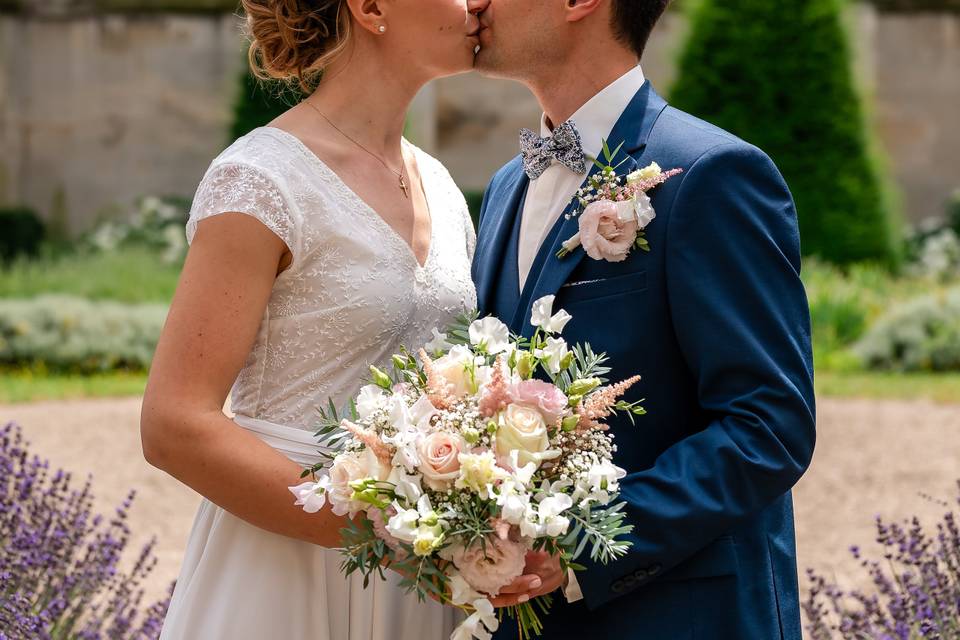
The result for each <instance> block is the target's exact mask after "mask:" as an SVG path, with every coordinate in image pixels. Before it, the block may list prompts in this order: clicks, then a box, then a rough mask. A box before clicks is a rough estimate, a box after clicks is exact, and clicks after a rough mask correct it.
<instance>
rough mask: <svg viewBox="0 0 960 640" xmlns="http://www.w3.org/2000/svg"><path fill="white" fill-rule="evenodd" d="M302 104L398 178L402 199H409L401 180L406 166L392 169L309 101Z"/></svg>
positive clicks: (405, 185) (404, 181)
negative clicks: (305, 104)
mask: <svg viewBox="0 0 960 640" xmlns="http://www.w3.org/2000/svg"><path fill="white" fill-rule="evenodd" d="M304 102H306V103H307V105H308V106H309V107H311V108H312V109H313V110H314V111H316V112H317V113H318V114H320V117H321V118H323V119H324V120H326V121H327V124H329V125H330V126H331V127H333V128H334V129H336V130H337V132H338V133H339V134H340V135H342V136H343V137H344V138H346V139H347V140H349V141H350V142H352V143H353V144H355V145H357V146H358V147H360V148H361V149H362V150H364V151H366V152H367V153H368V154H369V155H371V156H372V157H373V158H375V159H376V160H377V161H378V162H379V163H380V164H382V165H383V166H384V167H385V168H386V169H387V170H389V171H390V172H391V173H394V174H396V176H397V178H398V179H399V181H400V184H399V187H400V190H401V191H403V197H404V198H409V197H410V195H409V194H408V193H407V182H406V180H404V179H403V169H404V167H405V166H406V165H404V164H401V165H400V171H397V170H396V169H394V168H392V167H391V166H390V165H388V164H387V163H386V162H385V161H384V160H383V158H381V157H380V156H378V155H377V154H375V153H374V152H372V151H370V150H369V149H367V148H366V147H365V146H363V145H362V144H360V143H359V142H357V141H356V140H354V139H353V138H351V137H350V136H348V135H347V134H346V133H344V132H343V130H342V129H340V127H338V126H337V125H335V124H333V121H331V120H330V118H328V117H327V116H325V115H323V112H322V111H320V109H318V108H317V107H316V105H314V104H313V103H312V102H310V101H309V100H304ZM400 155H401V160H402V157H403V153H402V152H401V154H400Z"/></svg>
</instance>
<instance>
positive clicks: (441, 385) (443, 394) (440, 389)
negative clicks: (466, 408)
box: [419, 349, 457, 411]
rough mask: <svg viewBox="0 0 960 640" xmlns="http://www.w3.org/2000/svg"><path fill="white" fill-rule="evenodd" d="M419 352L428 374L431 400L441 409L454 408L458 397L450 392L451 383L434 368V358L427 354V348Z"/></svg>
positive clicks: (428, 393) (427, 389)
mask: <svg viewBox="0 0 960 640" xmlns="http://www.w3.org/2000/svg"><path fill="white" fill-rule="evenodd" d="M419 354H420V361H421V362H422V363H423V372H424V373H425V374H426V376H427V385H426V392H427V397H428V398H429V399H430V402H431V403H432V404H433V406H435V407H436V408H437V409H439V410H440V411H446V410H448V409H451V408H453V406H454V405H455V404H456V403H457V398H456V396H454V395H453V393H451V392H450V384H449V383H448V382H447V381H446V380H445V379H444V377H443V376H442V375H440V374H439V373H437V372H436V371H435V370H434V368H433V360H432V359H431V358H430V356H429V355H427V351H426V349H420V352H419Z"/></svg>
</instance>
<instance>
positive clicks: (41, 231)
mask: <svg viewBox="0 0 960 640" xmlns="http://www.w3.org/2000/svg"><path fill="white" fill-rule="evenodd" d="M45 235H46V227H45V226H44V224H43V222H42V221H41V220H40V216H38V215H37V213H36V211H34V210H33V209H29V208H27V207H9V208H0V264H8V263H10V262H11V261H12V260H13V259H14V258H17V257H20V256H27V257H35V256H36V255H37V254H39V253H40V245H41V244H42V243H43V239H44V236H45Z"/></svg>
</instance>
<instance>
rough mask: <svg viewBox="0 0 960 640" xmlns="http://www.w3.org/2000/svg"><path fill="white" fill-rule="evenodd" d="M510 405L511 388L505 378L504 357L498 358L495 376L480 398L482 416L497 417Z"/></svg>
mask: <svg viewBox="0 0 960 640" xmlns="http://www.w3.org/2000/svg"><path fill="white" fill-rule="evenodd" d="M508 404H510V387H509V386H508V385H507V381H506V379H505V378H504V377H503V356H498V357H497V362H496V363H495V364H494V365H493V375H492V376H491V377H490V382H489V383H487V385H486V388H485V389H484V392H483V397H482V398H480V406H479V409H480V415H482V416H483V417H484V418H490V417H493V416H495V415H496V414H497V413H498V412H500V411H503V410H504V409H506V408H507V405H508Z"/></svg>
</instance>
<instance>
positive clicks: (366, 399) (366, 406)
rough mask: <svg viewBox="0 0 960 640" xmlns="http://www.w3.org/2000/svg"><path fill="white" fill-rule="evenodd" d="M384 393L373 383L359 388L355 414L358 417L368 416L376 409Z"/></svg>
mask: <svg viewBox="0 0 960 640" xmlns="http://www.w3.org/2000/svg"><path fill="white" fill-rule="evenodd" d="M385 395H386V394H385V393H384V391H383V389H381V388H380V387H378V386H377V385H375V384H368V385H366V386H365V387H363V388H362V389H360V393H359V394H358V395H357V414H358V415H359V416H360V419H361V420H363V419H365V418H369V417H370V414H371V413H373V412H374V411H376V410H377V408H378V407H379V406H380V403H381V402H383V399H384V396H385Z"/></svg>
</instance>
